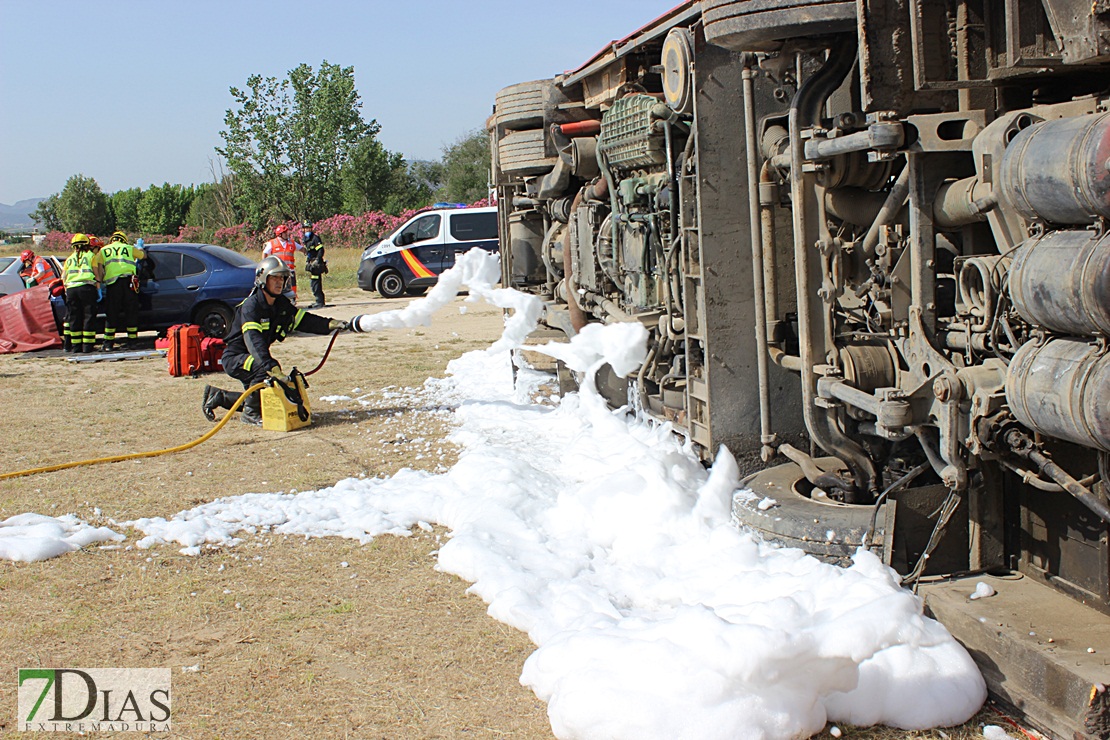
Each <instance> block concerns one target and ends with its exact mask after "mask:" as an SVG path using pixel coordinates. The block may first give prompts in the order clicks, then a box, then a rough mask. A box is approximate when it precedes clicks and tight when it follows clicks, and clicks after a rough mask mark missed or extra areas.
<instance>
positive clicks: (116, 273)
mask: <svg viewBox="0 0 1110 740" xmlns="http://www.w3.org/2000/svg"><path fill="white" fill-rule="evenodd" d="M100 259H101V260H103V262H104V284H105V285H109V284H111V283H114V282H115V281H116V278H119V277H131V276H132V275H134V274H135V272H136V267H135V248H134V247H132V246H131V245H130V244H128V243H126V242H112V243H111V244H107V245H105V246H103V247H101V248H100Z"/></svg>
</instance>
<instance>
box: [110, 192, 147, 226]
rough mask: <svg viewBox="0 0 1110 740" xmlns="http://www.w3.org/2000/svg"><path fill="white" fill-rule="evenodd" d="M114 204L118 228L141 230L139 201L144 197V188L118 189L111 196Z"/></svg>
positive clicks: (114, 214) (112, 204)
mask: <svg viewBox="0 0 1110 740" xmlns="http://www.w3.org/2000/svg"><path fill="white" fill-rule="evenodd" d="M108 199H109V201H110V202H111V206H112V215H113V216H114V217H115V221H116V228H117V229H122V230H124V231H126V232H129V233H130V232H136V231H138V230H139V202H140V201H141V200H142V199H143V189H142V188H129V189H127V190H117V191H116V192H114V193H112V194H111V195H110V196H109V198H108Z"/></svg>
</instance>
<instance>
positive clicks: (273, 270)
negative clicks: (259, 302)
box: [254, 256, 293, 293]
mask: <svg viewBox="0 0 1110 740" xmlns="http://www.w3.org/2000/svg"><path fill="white" fill-rule="evenodd" d="M271 275H277V276H279V277H281V278H282V285H281V291H282V292H283V293H284V292H285V291H286V289H287V288H288V287H289V281H290V279H292V277H293V271H292V270H290V269H289V267H288V265H286V264H285V263H284V262H282V261H281V259H279V258H278V257H273V256H271V257H266V258H265V259H263V260H262V261H261V262H259V263H258V267H256V268H255V269H254V286H255V287H256V288H265V287H266V280H267V279H268V278H269V277H270V276H271Z"/></svg>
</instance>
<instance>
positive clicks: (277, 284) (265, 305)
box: [201, 255, 350, 425]
mask: <svg viewBox="0 0 1110 740" xmlns="http://www.w3.org/2000/svg"><path fill="white" fill-rule="evenodd" d="M291 278H292V272H291V271H290V270H289V268H288V267H286V265H285V263H284V262H282V261H281V259H279V258H278V257H276V256H273V255H271V256H269V257H266V258H265V259H263V260H262V261H261V262H259V263H258V268H257V269H256V270H255V273H254V290H253V291H252V292H251V294H250V296H248V297H247V299H246V300H245V301H243V302H242V303H241V304H239V308H238V309H236V311H235V319H234V320H233V321H232V323H231V329H230V330H229V331H228V334H227V340H226V341H227V347H226V349H224V354H223V366H224V372H225V373H227V374H228V375H230V376H231V377H233V378H235V379H236V380H238V381H240V382H242V384H243V388H244V389H245V388H250V387H251V386H252V385H254V384H256V383H261V382H262V381H264V380H266V379H267V378H268V377H272V378H275V379H277V380H280V381H281V382H283V383H286V384H288V383H289V382H290V380H289V378H288V377H286V376H285V375H283V374H282V372H281V365H279V364H278V361H277V360H275V359H274V358H273V356H272V355H271V354H270V345H271V344H273V343H274V342H281V341H283V340H284V339H285V337H286V336H287V335H288V334H289V332H292V331H304V332H308V333H309V334H327V333H328V332H332V331H337V330H345V329H349V328H350V326H349V325H348V323H347V322H346V321H340V320H338V319H328V318H327V317H326V316H318V315H316V314H314V313H308V312H307V311H305V310H303V309H298V308H297V307H296V306H294V305H293V303H292V302H291V301H290V300H289V299H288V298H287V297H286V291H287V290H288V288H289V280H290V279H291ZM238 399H239V394H238V393H234V392H232V391H225V390H222V389H220V388H216V387H214V386H211V385H206V386H204V399H203V400H202V401H201V409H202V410H203V411H204V415H205V417H206V418H207V419H208V420H209V421H215V420H216V409H219V408H224V409H230V408H231V407H232V406H234V405H235V401H237V400H238ZM241 420H242V421H243V423H245V424H254V425H260V424H262V398H261V396H260V395H259V393H258V391H255V392H254V393H252V394H250V395H249V396H247V398H246V399H244V401H243V414H242V416H241Z"/></svg>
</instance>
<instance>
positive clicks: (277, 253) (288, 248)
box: [262, 238, 297, 271]
mask: <svg viewBox="0 0 1110 740" xmlns="http://www.w3.org/2000/svg"><path fill="white" fill-rule="evenodd" d="M262 254H265V255H272V256H274V257H277V258H278V259H280V260H281V261H282V262H284V263H285V266H286V267H288V268H289V269H290V270H293V271H296V269H297V260H296V255H297V243H296V242H286V241H282V240H281V239H278V238H274V239H271V240H270V241H268V242H266V244H265V246H264V247H263V248H262Z"/></svg>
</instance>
